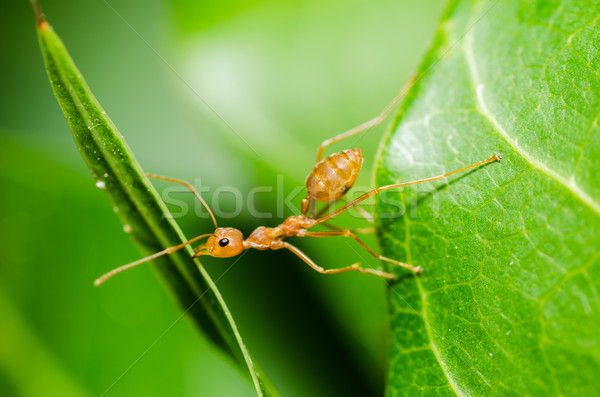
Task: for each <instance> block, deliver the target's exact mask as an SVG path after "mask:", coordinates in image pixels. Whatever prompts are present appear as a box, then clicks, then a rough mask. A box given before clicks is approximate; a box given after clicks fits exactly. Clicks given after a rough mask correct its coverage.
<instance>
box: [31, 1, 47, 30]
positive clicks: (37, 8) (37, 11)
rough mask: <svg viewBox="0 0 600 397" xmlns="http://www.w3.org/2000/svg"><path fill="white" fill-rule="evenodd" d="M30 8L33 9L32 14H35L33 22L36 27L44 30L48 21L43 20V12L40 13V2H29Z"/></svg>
mask: <svg viewBox="0 0 600 397" xmlns="http://www.w3.org/2000/svg"><path fill="white" fill-rule="evenodd" d="M31 6H32V7H33V12H34V13H35V21H36V23H37V27H38V28H39V29H41V30H46V29H47V28H48V26H49V25H48V21H46V19H45V18H44V12H43V11H42V7H41V6H40V2H39V1H37V0H31Z"/></svg>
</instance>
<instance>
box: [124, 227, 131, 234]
mask: <svg viewBox="0 0 600 397" xmlns="http://www.w3.org/2000/svg"><path fill="white" fill-rule="evenodd" d="M123 231H124V232H125V233H131V226H129V225H123Z"/></svg>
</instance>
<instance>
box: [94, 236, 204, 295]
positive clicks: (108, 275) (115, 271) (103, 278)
mask: <svg viewBox="0 0 600 397" xmlns="http://www.w3.org/2000/svg"><path fill="white" fill-rule="evenodd" d="M208 236H212V233H208V234H202V235H200V236H196V237H194V238H193V239H191V240H188V241H186V242H185V243H182V244H179V245H175V246H173V247H169V248H167V249H164V250H162V251H159V252H157V253H155V254H152V255H150V256H147V257H145V258H142V259H138V260H137V261H135V262H131V263H128V264H126V265H123V266H120V267H118V268H116V269H113V270H111V271H110V272H108V273H106V274H104V275H103V276H101V277H99V278H97V279H96V281H94V285H95V286H96V287H97V286H99V285H100V284H102V283H103V282H105V281H106V280H108V279H109V278H111V277H112V276H114V275H115V274H118V273H121V272H122V271H123V270H127V269H131V268H132V267H134V266H137V265H141V264H142V263H146V262H148V261H151V260H152V259H156V258H158V257H159V256H163V255H166V254H170V253H172V252H175V251H179V250H180V249H182V248H183V247H185V246H187V245H190V244H192V243H193V242H195V241H198V240H200V239H201V238H204V237H208Z"/></svg>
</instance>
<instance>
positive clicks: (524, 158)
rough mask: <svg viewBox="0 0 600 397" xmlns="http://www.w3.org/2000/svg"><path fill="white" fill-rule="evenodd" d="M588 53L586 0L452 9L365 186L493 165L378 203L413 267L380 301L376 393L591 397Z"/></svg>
mask: <svg viewBox="0 0 600 397" xmlns="http://www.w3.org/2000/svg"><path fill="white" fill-rule="evenodd" d="M599 43H600V12H599V10H598V5H597V2H594V1H590V0H578V1H574V0H573V1H569V0H557V1H552V2H546V1H520V0H510V1H474V0H458V1H452V2H451V5H450V6H449V8H448V10H447V12H446V14H445V16H444V17H443V19H442V21H441V25H440V29H439V32H438V34H437V37H436V39H435V42H434V45H433V47H432V49H431V50H430V52H429V54H428V56H427V57H426V59H425V61H424V63H423V65H422V66H421V68H420V71H419V75H420V76H422V77H421V78H420V79H419V80H418V82H417V84H416V85H415V86H414V87H413V89H412V91H411V93H410V94H409V97H408V98H407V100H406V102H405V103H404V105H403V107H402V108H401V110H400V113H399V115H398V117H397V119H396V122H395V123H394V126H393V128H392V130H391V133H390V135H389V137H388V138H387V141H386V143H385V145H384V147H383V150H382V153H381V157H380V161H379V164H378V167H379V168H378V173H377V181H378V184H379V185H383V184H387V183H391V182H395V181H408V180H413V179H418V178H422V177H427V176H432V175H437V174H439V173H440V172H441V171H450V170H452V169H456V168H460V167H462V166H464V165H467V164H469V163H472V162H475V161H477V160H482V159H485V158H487V157H489V156H490V155H492V154H493V153H494V152H501V153H503V154H504V159H503V160H502V162H501V163H493V164H489V165H487V166H485V167H481V168H479V169H477V170H474V171H472V172H468V173H466V174H463V175H456V176H455V177H452V178H450V180H447V181H440V182H438V183H432V184H427V185H415V186H413V187H410V188H407V189H404V190H403V191H402V192H401V193H398V192H396V193H390V194H389V195H388V196H387V197H386V198H385V199H383V198H382V199H380V202H379V206H378V213H379V217H380V226H381V228H380V232H381V237H382V245H383V249H384V252H385V254H386V255H387V256H390V257H395V258H398V259H401V260H405V261H407V262H408V263H411V264H412V265H420V266H422V267H423V269H424V271H423V274H422V275H421V276H418V277H414V276H411V275H407V276H406V278H404V279H402V280H401V281H400V282H398V283H396V284H395V285H394V286H393V288H390V290H389V301H390V318H391V321H390V326H391V348H390V351H389V360H390V361H389V362H390V364H389V374H388V385H387V387H388V394H389V395H407V396H413V395H424V394H427V393H429V394H431V395H470V396H471V395H472V396H483V395H486V396H495V395H498V396H507V395H515V396H522V395H529V396H549V395H569V396H574V395H579V396H583V395H600V382H598V379H597V378H598V374H599V373H600V340H599V337H600V294H599V287H600V277H599V276H600V252H599V251H598V247H600V201H599V197H600V184H599V183H598V179H599V177H600V128H599V126H598V117H599V115H600V44H599ZM392 199H393V200H395V202H394V201H392ZM396 204H398V205H396ZM398 209H400V211H398ZM394 216H395V217H394ZM398 216H401V217H398Z"/></svg>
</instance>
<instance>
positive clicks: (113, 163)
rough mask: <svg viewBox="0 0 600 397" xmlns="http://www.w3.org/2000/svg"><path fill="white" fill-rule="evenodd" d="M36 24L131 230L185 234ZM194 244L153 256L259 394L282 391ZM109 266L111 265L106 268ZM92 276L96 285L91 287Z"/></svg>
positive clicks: (143, 234) (67, 108)
mask: <svg viewBox="0 0 600 397" xmlns="http://www.w3.org/2000/svg"><path fill="white" fill-rule="evenodd" d="M33 4H34V8H35V10H36V16H37V32H38V39H39V43H40V47H41V50H42V54H43V57H44V61H45V64H46V69H47V72H48V77H49V79H50V83H51V85H52V88H53V90H54V93H55V95H56V97H57V99H58V102H59V104H60V106H61V108H62V109H63V111H64V113H65V116H66V118H67V122H68V124H69V127H70V128H71V132H72V133H73V137H74V138H75V142H76V143H77V146H78V148H79V150H80V152H81V155H82V156H83V158H84V160H85V162H86V164H87V166H88V167H89V169H90V170H91V172H92V175H93V176H94V178H95V179H96V181H97V183H96V186H97V187H99V188H101V189H103V190H104V191H105V192H106V193H107V195H108V197H109V199H110V200H111V202H112V204H113V206H114V208H115V211H116V212H117V214H118V216H119V218H120V219H121V221H122V222H123V224H124V225H126V230H129V231H130V234H131V237H132V238H133V240H134V241H135V242H136V243H137V245H139V246H140V247H141V248H142V250H143V251H144V252H145V253H147V254H149V253H154V252H157V251H160V250H163V249H164V248H166V247H170V246H173V245H177V244H181V243H182V242H184V241H186V239H185V237H184V236H183V233H182V232H181V230H180V229H179V227H178V226H177V224H176V223H175V222H174V221H173V219H172V217H171V216H170V214H169V211H168V209H167V208H166V206H165V204H164V203H163V201H162V200H161V199H160V197H159V195H158V193H157V192H156V190H155V189H154V188H153V187H152V184H151V183H150V182H149V181H148V179H147V178H146V176H145V174H144V172H143V171H142V169H141V167H140V165H139V164H138V163H137V161H136V159H135V157H134V156H133V153H132V152H131V150H130V149H129V147H128V146H127V144H126V143H125V140H124V138H123V136H122V135H121V133H119V131H118V130H117V128H116V127H115V125H114V124H113V122H112V121H111V120H110V118H109V117H108V116H107V115H106V113H105V112H104V110H103V109H102V107H101V106H100V104H99V103H98V101H97V100H96V98H95V97H94V95H93V94H92V92H91V90H90V89H89V87H88V86H87V84H86V83H85V81H84V79H83V77H82V76H81V74H80V72H79V71H78V70H77V68H76V66H75V64H74V63H73V61H72V59H71V57H70V56H69V54H68V53H67V51H66V49H65V47H64V45H63V43H62V42H61V40H60V39H59V38H58V36H57V35H56V34H55V32H54V30H53V29H52V27H51V26H50V25H49V24H48V22H47V21H46V20H45V19H44V18H43V17H42V14H41V12H40V9H39V6H38V5H37V2H33ZM191 255H192V249H191V248H190V247H187V250H181V251H179V252H176V253H173V254H171V255H167V256H163V257H161V258H159V259H156V260H155V261H154V264H155V266H156V268H157V270H158V272H159V274H160V276H161V278H162V280H163V281H164V283H165V284H166V286H167V287H168V288H169V290H170V291H171V293H172V295H173V296H174V298H175V299H176V300H177V301H178V303H179V305H180V306H181V308H182V309H183V310H185V313H186V314H187V315H189V317H190V318H191V319H192V320H193V322H194V323H195V324H196V325H197V326H198V328H199V329H200V330H201V331H202V332H204V333H205V334H206V335H207V337H208V338H209V339H210V340H211V341H212V342H214V343H215V344H216V345H217V346H219V347H220V348H221V349H222V350H223V351H225V352H226V353H228V354H229V355H231V356H232V358H233V359H234V360H236V361H237V362H238V363H239V364H240V365H242V366H247V368H248V371H249V377H250V378H251V379H252V381H253V383H254V385H255V387H256V392H257V394H258V395H277V392H276V391H275V389H274V388H273V387H272V386H271V385H270V383H268V381H267V380H266V378H265V376H264V374H263V373H262V371H261V370H260V368H259V367H258V366H257V364H256V362H255V361H254V360H251V358H250V354H249V353H248V351H247V349H246V347H245V346H244V343H243V341H242V339H241V337H240V335H239V332H238V330H237V328H236V326H235V323H234V321H233V318H232V316H231V314H230V312H229V310H228V309H227V306H226V305H225V301H224V300H223V298H222V297H221V295H220V293H219V291H218V290H217V288H216V286H215V285H214V283H213V281H212V280H211V279H210V277H209V275H208V273H206V271H205V270H204V268H203V267H202V266H201V265H200V263H199V262H198V261H197V260H192V258H191ZM107 270H108V269H107ZM91 281H92V280H90V287H91Z"/></svg>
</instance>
